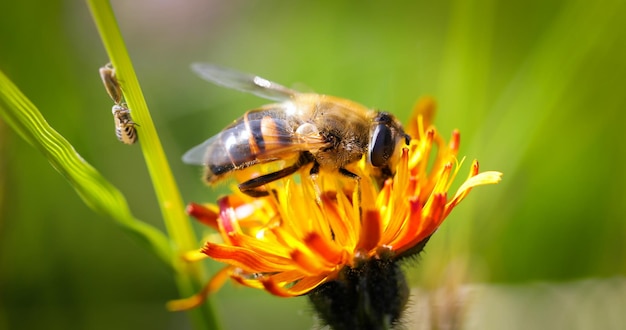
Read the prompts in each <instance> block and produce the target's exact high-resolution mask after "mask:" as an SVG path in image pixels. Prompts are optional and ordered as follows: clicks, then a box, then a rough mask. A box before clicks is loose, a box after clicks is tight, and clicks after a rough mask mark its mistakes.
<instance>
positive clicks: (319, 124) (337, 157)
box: [183, 63, 410, 197]
mask: <svg viewBox="0 0 626 330" xmlns="http://www.w3.org/2000/svg"><path fill="white" fill-rule="evenodd" d="M192 70H193V71H195V73H196V74H198V75H199V76H200V77H201V78H203V79H205V80H207V81H209V82H212V83H215V84H217V85H221V86H223V87H228V88H233V89H236V90H240V91H243V92H249V93H252V94H255V95H257V96H260V97H263V98H266V99H270V100H273V101H278V102H279V103H273V104H269V105H265V106H262V107H260V108H257V109H254V110H249V111H248V112H246V113H245V114H244V115H243V116H242V117H240V118H239V119H237V120H235V121H234V122H233V123H232V124H230V125H229V126H227V127H226V128H224V130H222V131H221V132H220V133H218V134H217V135H215V136H213V137H212V138H210V139H208V140H206V141H205V142H204V143H202V144H200V145H198V146H196V147H194V148H192V149H191V150H189V151H188V152H187V153H185V154H184V156H183V162H185V163H187V164H194V165H204V166H205V168H206V170H205V177H204V178H205V180H206V182H207V183H209V184H215V183H217V182H219V181H221V180H222V179H224V178H226V177H229V176H231V175H233V174H234V173H236V172H239V171H241V170H244V169H246V168H249V167H251V166H255V165H259V164H266V163H273V162H279V161H283V163H280V164H282V166H281V167H279V169H278V170H277V171H274V172H270V173H264V174H263V173H262V174H261V175H259V176H257V177H254V178H250V179H247V181H244V182H242V183H240V184H239V189H240V190H241V191H242V192H243V193H246V194H248V195H250V196H253V197H259V196H265V195H267V194H268V192H267V190H265V189H264V187H263V185H265V184H267V183H270V182H272V181H275V180H278V179H280V178H283V177H286V176H289V175H291V174H293V173H295V172H296V171H298V170H299V169H300V168H302V167H303V166H305V165H309V164H311V163H312V164H313V165H312V167H311V169H310V172H309V173H310V175H311V176H316V175H317V174H318V173H319V172H320V170H324V171H335V172H338V173H340V174H342V175H343V176H345V177H348V178H352V179H355V180H357V181H358V180H359V179H360V177H359V176H358V175H357V174H355V173H353V172H351V171H349V170H348V169H346V166H347V165H350V164H352V163H355V162H357V161H358V160H360V159H361V158H362V157H363V155H367V161H368V164H369V165H371V167H372V168H373V170H374V171H372V173H377V174H376V179H377V181H378V183H382V182H384V180H385V179H387V178H389V177H391V176H392V175H393V170H394V166H393V165H395V164H394V163H395V161H396V160H397V159H398V156H399V151H400V150H401V149H402V148H401V147H400V146H401V145H405V144H407V145H408V144H409V142H410V137H409V136H408V135H407V134H405V133H404V130H403V128H402V125H401V124H400V122H399V121H398V120H397V119H396V118H395V117H394V116H393V115H392V114H390V113H388V112H384V111H376V110H371V109H368V108H366V107H365V106H363V105H361V104H358V103H356V102H353V101H350V100H347V99H343V98H339V97H335V96H329V95H321V94H312V93H300V92H296V91H294V90H291V89H289V88H287V87H284V86H282V85H279V84H277V83H274V82H271V81H269V80H267V79H264V78H261V77H259V76H256V75H251V74H246V73H241V72H237V71H234V70H231V69H227V68H224V67H220V66H216V65H212V64H205V63H196V64H193V65H192Z"/></svg>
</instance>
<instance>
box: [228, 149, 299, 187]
mask: <svg viewBox="0 0 626 330" xmlns="http://www.w3.org/2000/svg"><path fill="white" fill-rule="evenodd" d="M310 162H311V158H310V154H309V153H302V154H301V155H300V158H298V160H297V161H296V162H295V163H294V164H293V165H291V166H288V167H285V168H283V169H282V170H279V171H276V172H272V173H269V174H265V175H261V176H259V177H256V178H254V179H250V180H248V181H246V182H243V183H240V184H239V190H241V192H242V193H244V194H246V195H248V196H252V197H263V196H267V195H269V192H268V191H267V190H265V189H263V188H262V187H261V186H263V185H266V184H268V183H270V182H273V181H276V180H278V179H282V178H284V177H286V176H289V175H291V174H293V173H295V172H296V171H297V170H299V169H300V168H301V167H302V166H303V165H305V164H308V163H310Z"/></svg>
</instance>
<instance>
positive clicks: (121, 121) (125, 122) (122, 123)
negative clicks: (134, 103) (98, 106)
mask: <svg viewBox="0 0 626 330" xmlns="http://www.w3.org/2000/svg"><path fill="white" fill-rule="evenodd" d="M112 112H113V119H114V120H115V135H117V139H118V140H120V142H122V143H124V144H133V143H135V142H137V139H138V137H137V130H135V126H139V125H138V124H137V123H135V122H134V121H133V119H132V118H131V117H130V110H129V109H128V108H127V107H126V104H123V103H122V104H116V105H114V106H113V109H112Z"/></svg>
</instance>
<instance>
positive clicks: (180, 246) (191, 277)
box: [87, 0, 217, 329]
mask: <svg viewBox="0 0 626 330" xmlns="http://www.w3.org/2000/svg"><path fill="white" fill-rule="evenodd" d="M87 3H88V5H89V8H90V10H91V13H92V16H93V18H94V20H95V23H96V26H97V28H98V31H99V33H100V36H101V38H102V41H103V43H104V46H105V48H106V51H107V53H108V54H109V57H110V59H111V63H112V64H113V67H114V68H115V72H116V77H117V78H118V80H119V81H120V84H121V86H122V91H123V93H124V98H125V100H126V103H127V104H128V107H129V108H130V109H131V112H132V116H133V120H134V121H135V122H137V123H138V124H139V125H141V126H139V127H137V134H138V136H139V143H140V145H141V150H142V152H143V155H144V158H145V161H146V166H147V168H148V172H149V173H150V177H151V178H152V183H153V185H154V190H155V192H156V195H157V199H158V201H159V205H160V207H161V213H162V214H163V218H164V221H165V226H166V228H167V231H168V233H169V235H170V238H171V239H172V241H173V242H174V244H175V246H174V251H175V254H176V255H177V256H180V254H181V253H182V252H185V251H189V250H193V249H197V248H198V240H197V239H196V237H195V234H194V232H193V229H192V227H191V223H190V222H189V219H188V217H187V216H186V215H185V213H184V204H183V201H182V198H181V196H180V193H179V190H178V187H177V185H176V182H175V180H174V177H173V175H172V172H171V170H170V167H169V164H168V162H167V158H166V157H165V153H164V151H163V148H162V146H161V142H160V140H159V137H158V135H157V132H156V129H155V127H154V124H153V122H152V118H151V117H150V113H149V111H148V107H147V105H146V102H145V99H144V98H143V94H142V92H141V88H140V87H139V82H138V80H137V77H136V75H135V72H134V70H133V66H132V63H131V61H130V57H129V55H128V52H127V51H126V47H125V44H124V41H123V39H122V36H121V33H120V31H119V28H118V26H117V22H116V20H115V16H114V14H113V10H112V8H111V5H110V3H109V2H108V1H107V0H87ZM103 64H104V63H103ZM95 71H96V70H95V68H94V73H95ZM172 263H173V264H174V266H175V269H177V270H178V273H177V274H176V276H177V284H178V288H179V291H180V293H181V295H182V296H183V297H187V296H191V295H193V294H194V293H196V292H197V291H198V290H200V288H201V283H202V281H203V278H204V277H203V274H202V268H201V267H200V266H199V265H197V264H187V263H184V262H182V260H181V259H180V258H176V257H175V260H172ZM191 314H192V317H193V319H194V320H195V322H196V323H197V324H196V325H197V326H198V327H199V328H202V329H216V328H217V320H216V317H215V315H214V312H213V310H212V308H211V307H210V306H209V303H208V302H207V303H205V304H204V307H203V308H198V309H195V310H193V311H191Z"/></svg>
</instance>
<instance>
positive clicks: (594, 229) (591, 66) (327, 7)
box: [0, 0, 626, 329]
mask: <svg viewBox="0 0 626 330" xmlns="http://www.w3.org/2000/svg"><path fill="white" fill-rule="evenodd" d="M113 7H114V10H115V12H116V14H117V17H118V20H119V24H120V27H121V30H122V34H123V35H124V37H125V40H126V43H127V46H128V48H129V52H130V55H131V58H132V59H133V62H134V65H135V70H136V72H137V75H138V77H139V81H140V83H141V85H142V88H143V92H144V95H145V97H146V100H147V102H148V106H149V107H150V109H151V112H152V116H153V119H154V121H155V123H156V126H157V129H158V131H159V134H160V137H161V139H162V143H163V144H164V147H165V150H166V152H167V155H168V157H169V160H170V162H171V166H172V168H173V171H174V174H175V175H176V177H177V179H178V183H179V185H180V188H181V191H182V194H183V197H184V199H185V201H187V202H188V201H198V202H205V201H206V202H208V201H213V200H215V198H216V196H217V194H218V193H219V192H216V191H213V190H211V189H209V188H207V187H205V186H204V185H203V184H202V182H201V180H200V174H201V169H199V168H194V167H190V166H186V165H184V164H182V163H181V162H180V156H181V155H182V153H183V152H184V151H185V150H186V149H188V148H190V147H191V146H193V145H195V144H197V143H199V142H201V141H203V140H204V139H206V138H208V137H210V136H211V135H213V134H215V133H216V132H218V131H219V130H220V129H221V128H222V127H223V126H225V125H226V124H227V123H228V122H229V121H231V120H233V119H234V118H236V117H238V116H240V115H241V114H243V112H245V110H247V109H249V108H252V107H255V106H258V105H261V104H264V103H265V102H266V101H264V100H261V99H258V98H256V97H254V96H250V95H245V94H242V93H239V92H236V91H230V90H226V89H223V88H220V87H217V86H212V85H210V84H208V83H206V82H204V81H202V80H200V79H199V78H197V77H195V76H194V75H193V74H192V73H191V71H190V70H189V64H190V63H191V62H194V61H204V62H214V63H219V64H222V65H226V66H230V67H233V68H237V69H239V70H241V71H244V72H251V73H256V74H259V75H261V76H263V77H266V78H269V79H271V80H274V81H276V82H280V83H282V84H284V85H287V86H296V87H299V88H304V89H309V90H314V91H316V92H319V93H325V94H331V95H337V96H342V97H345V98H349V99H352V100H355V101H358V102H360V103H363V104H365V105H368V106H371V107H374V108H380V109H386V110H389V111H392V112H394V113H395V114H397V115H398V116H399V117H400V118H402V119H403V120H406V119H407V118H408V115H409V113H410V111H411V108H412V106H413V104H414V102H415V101H416V100H417V99H418V98H419V97H420V96H423V95H432V96H434V97H435V98H436V99H437V101H438V104H439V109H438V116H437V118H436V121H435V123H436V125H437V127H438V130H439V132H440V133H441V134H442V135H444V136H446V137H447V136H449V134H450V132H451V131H452V129H454V128H458V129H460V131H461V136H462V143H461V152H460V154H461V155H467V157H468V158H469V159H468V161H471V159H473V158H477V159H478V160H479V161H480V163H481V168H482V170H498V171H502V172H503V173H504V180H503V181H502V182H501V183H500V184H499V185H497V186H487V187H480V188H477V189H475V190H474V191H472V193H471V194H470V195H469V197H468V199H467V200H466V201H464V202H463V203H462V204H461V205H460V206H459V207H458V208H457V209H455V211H454V212H453V213H452V214H451V216H450V217H449V218H448V220H447V221H446V222H445V224H444V225H443V226H442V227H441V229H440V230H439V232H438V233H437V234H436V235H435V236H434V238H433V239H432V240H431V242H430V243H429V246H427V248H426V253H425V254H423V256H422V258H421V261H420V262H419V263H417V264H412V265H411V267H408V268H407V272H408V275H409V277H410V278H411V281H412V283H413V285H414V286H420V287H426V288H433V287H438V286H441V285H444V284H445V283H446V281H449V276H448V275H446V274H449V273H450V272H449V271H448V270H449V269H450V268H449V267H450V265H458V264H461V265H464V266H462V269H463V270H462V271H455V272H453V273H454V275H453V277H458V279H457V280H461V281H465V282H473V283H493V284H511V285H522V286H523V285H526V284H528V283H534V282H537V281H542V282H548V283H569V282H570V281H575V280H579V279H589V278H592V279H599V280H601V279H612V278H622V277H623V276H625V275H626V243H625V239H626V194H625V193H624V186H626V175H625V173H626V170H625V166H624V164H625V163H626V143H625V142H626V141H625V140H626V134H625V133H624V131H625V130H624V126H625V125H626V114H625V113H626V96H625V87H626V84H625V79H624V77H626V21H624V17H625V15H626V2H624V1H620V0H617V1H600V2H595V3H592V2H589V1H580V0H579V1H540V0H532V1H523V2H522V1H519V2H507V1H439V2H434V1H399V2H395V3H393V4H391V2H382V1H360V2H356V1H355V2H339V1H317V2H315V3H313V2H311V3H297V4H296V2H291V1H244V0H238V1H213V0H212V1H199V0H195V1H145V0H144V1H121V0H120V1H114V3H113ZM0 13H2V14H0V15H1V16H2V19H1V20H0V70H3V71H4V72H5V74H7V75H8V76H9V77H10V78H11V79H12V80H13V81H14V82H15V83H16V84H17V85H18V87H20V88H21V89H22V91H23V92H24V93H25V94H26V95H27V96H28V97H29V98H30V99H31V100H32V101H33V102H34V103H35V105H36V106H37V107H39V109H40V111H41V112H42V113H43V114H44V115H45V116H46V118H47V119H48V121H49V122H50V124H51V125H52V126H53V127H55V128H56V129H57V130H58V131H59V132H60V133H61V134H63V135H64V136H65V137H66V138H67V139H68V140H69V141H70V142H71V143H73V145H74V146H75V148H76V149H77V151H78V152H79V153H80V154H81V155H82V156H83V157H84V158H85V159H86V160H87V161H88V162H90V163H91V164H92V165H94V166H95V167H96V168H97V169H99V170H100V171H101V172H102V173H103V174H104V176H105V177H107V178H108V179H109V180H111V181H112V182H113V183H114V184H115V185H117V186H118V187H119V188H120V189H121V190H122V191H123V192H124V194H125V195H126V197H127V199H128V200H129V203H130V205H131V208H132V210H133V212H134V213H135V215H136V216H138V217H139V218H140V219H144V220H145V221H146V222H149V223H151V224H153V225H154V226H157V227H159V228H162V227H163V225H162V223H161V219H160V214H159V210H158V207H157V205H156V199H155V197H154V193H153V190H152V187H151V183H150V181H149V178H148V175H147V173H146V171H145V167H144V164H143V160H142V157H141V153H140V150H139V147H138V146H130V147H129V146H126V145H122V144H121V143H119V142H118V141H117V140H116V138H115V136H114V127H113V120H112V118H111V114H110V108H111V106H112V102H111V100H110V99H109V97H108V96H107V95H106V93H105V92H104V89H103V87H102V83H101V82H100V78H99V76H98V68H99V67H100V66H102V65H104V64H105V63H106V62H108V58H107V56H106V53H105V51H104V49H103V47H102V44H101V41H100V39H99V36H98V34H97V32H96V30H95V26H94V23H93V22H92V20H91V17H90V14H89V11H88V9H87V6H86V4H85V3H84V2H81V1H2V2H0ZM303 86H304V87H303ZM467 170H468V162H467V161H466V166H465V168H463V169H462V171H461V173H460V176H461V177H465V175H466V171H467ZM459 184H460V180H459V181H458V182H457V184H456V185H455V187H456V186H458V185H459ZM197 228H198V230H199V232H201V233H207V232H205V231H204V230H205V229H204V228H201V227H199V226H197ZM199 244H200V243H199ZM171 275H172V274H171V273H169V271H168V270H167V268H166V267H164V266H163V265H162V264H160V262H159V261H158V260H157V259H156V258H155V257H154V256H153V255H151V254H150V253H149V252H148V251H146V250H145V249H143V247H141V246H140V245H139V244H137V243H136V242H134V241H132V240H131V239H129V237H127V236H126V235H124V234H123V233H122V232H121V231H120V230H119V229H118V228H116V227H115V226H114V225H112V223H111V222H110V221H108V219H105V218H102V217H100V216H98V215H95V214H94V213H93V212H92V211H91V210H90V209H88V208H87V207H86V206H85V205H84V204H83V203H82V202H81V200H80V199H79V198H78V196H77V195H76V194H75V192H74V190H73V189H72V188H71V187H70V186H69V185H68V184H67V182H65V180H64V179H63V178H62V177H61V176H60V175H58V174H57V173H56V172H55V171H54V169H53V168H52V167H51V166H49V164H48V163H47V161H46V160H45V159H44V158H43V157H42V156H41V154H39V153H38V152H37V151H36V150H35V149H34V148H32V147H31V146H29V145H27V144H26V143H25V142H24V141H22V140H21V139H20V138H19V137H18V136H17V135H16V134H14V132H13V131H12V130H11V129H10V128H9V127H7V125H6V124H4V123H3V122H2V121H1V120H0V329H5V328H6V329H35V328H46V329H55V328H59V329H110V328H118V329H136V328H148V327H150V328H153V329H182V328H187V327H190V324H189V321H188V320H187V318H186V316H185V314H182V313H169V312H167V311H166V310H165V308H164V303H165V302H166V301H167V300H169V299H173V298H176V297H177V291H176V288H175V286H174V283H173V281H172V276H171ZM442 283H444V284H442ZM609 292H610V290H609ZM594 299H602V297H595V298H594ZM214 301H215V304H216V306H217V308H218V311H219V313H220V315H221V316H222V323H223V324H224V328H225V329H245V328H257V329H265V328H267V329H270V328H273V329H291V328H294V329H298V328H307V327H310V326H311V324H312V322H313V321H312V317H311V313H310V308H309V307H308V306H307V304H306V300H305V299H303V298H295V299H287V300H286V299H280V298H274V297H271V296H269V295H268V294H266V293H264V292H260V291H258V292H257V291H255V290H252V289H244V288H241V287H236V286H233V285H230V284H228V285H226V286H225V287H224V288H223V289H222V291H220V292H219V293H218V294H217V295H215V296H214ZM621 302H622V303H623V305H622V306H623V307H624V308H626V301H625V300H624V298H622V300H621Z"/></svg>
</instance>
